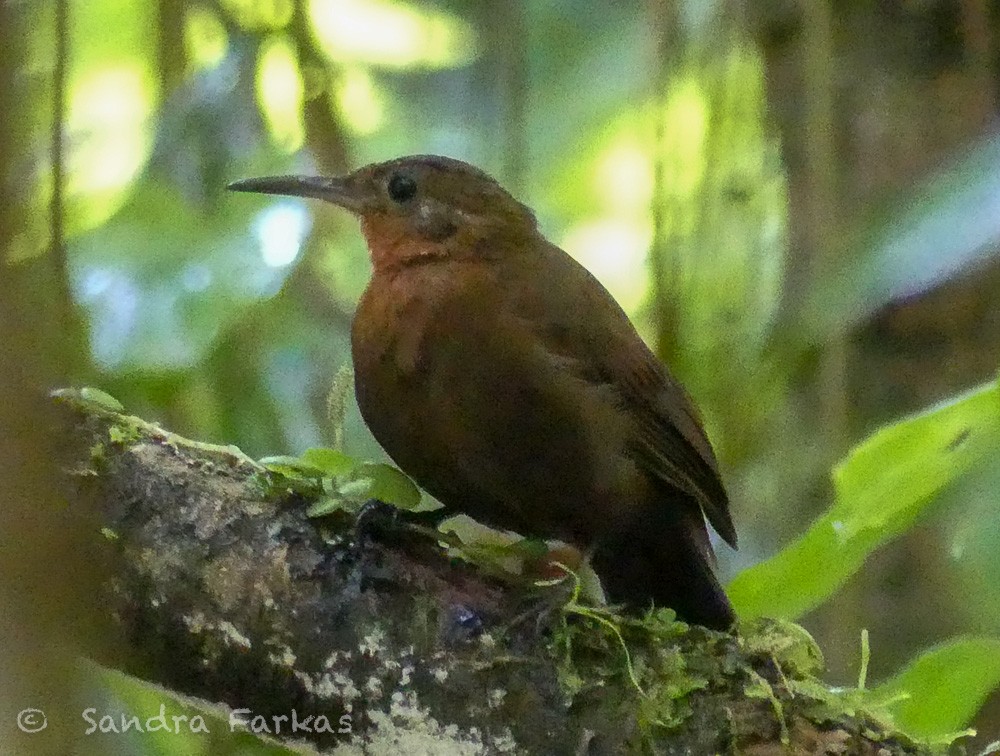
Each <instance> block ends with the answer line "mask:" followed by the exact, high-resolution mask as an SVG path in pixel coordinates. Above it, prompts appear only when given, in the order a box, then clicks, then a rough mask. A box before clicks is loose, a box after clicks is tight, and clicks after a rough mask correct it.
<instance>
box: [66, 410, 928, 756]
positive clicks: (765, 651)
mask: <svg viewBox="0 0 1000 756" xmlns="http://www.w3.org/2000/svg"><path fill="white" fill-rule="evenodd" d="M61 403H62V405H63V406H64V407H65V408H66V418H67V421H68V422H69V423H70V424H71V426H72V428H73V430H72V432H71V433H69V434H67V438H68V439H69V442H68V446H69V449H68V450H67V454H68V455H69V456H70V457H72V458H73V459H72V460H71V462H70V465H69V468H70V469H71V470H72V475H71V479H70V483H71V484H70V490H69V497H70V499H71V500H74V499H76V500H77V502H78V503H79V504H80V505H81V506H83V505H85V504H87V505H96V506H98V507H99V508H100V510H101V511H102V512H103V516H104V520H105V530H104V531H103V534H102V536H100V538H101V539H102V540H103V541H104V542H105V543H104V546H103V551H104V552H105V553H106V554H107V557H108V559H109V561H110V563H111V567H112V574H113V576H114V577H113V578H112V579H111V580H110V583H109V585H108V586H107V591H106V599H107V603H106V608H107V611H108V613H109V614H110V615H111V616H112V617H113V618H114V620H115V622H116V623H117V625H118V627H119V628H120V632H121V633H122V634H123V637H124V639H125V641H126V642H125V644H124V645H125V646H126V647H127V649H128V654H127V655H125V656H123V657H122V658H118V659H113V660H107V659H106V660H103V661H105V662H106V663H108V662H110V663H112V664H114V665H115V666H118V667H121V668H123V669H124V670H125V671H127V672H130V673H132V674H134V675H136V676H138V677H141V678H143V679H146V680H151V681H154V682H157V683H160V684H162V685H163V686H165V687H167V688H169V689H171V690H173V691H177V692H180V693H183V694H187V695H189V696H194V697H197V698H201V699H205V700H207V701H209V702H213V703H214V702H221V703H223V704H225V705H227V706H229V707H231V708H232V709H250V710H251V711H252V712H253V714H254V715H256V714H261V715H264V716H266V717H271V716H274V715H282V714H285V715H290V714H291V711H292V710H293V709H294V710H295V711H296V713H297V716H298V718H299V719H300V720H301V719H303V718H304V717H306V716H310V715H312V716H314V717H315V716H318V715H320V714H323V715H325V716H326V717H327V718H328V719H329V721H330V722H331V723H332V724H333V728H332V729H333V730H334V731H333V732H321V733H312V734H308V733H305V734H304V733H299V736H300V737H306V738H307V739H308V740H309V741H310V742H311V745H312V746H315V747H318V748H324V749H325V748H329V747H333V746H337V747H339V748H345V749H353V750H356V751H357V752H366V753H397V752H405V751H410V752H413V753H538V754H563V753H565V754H577V753H580V754H585V753H589V754H605V753H609V754H610V753H632V752H637V753H646V752H652V753H668V754H711V753H741V754H764V753H788V752H793V753H831V754H833V753H836V754H846V753H858V754H879V755H880V756H888V755H889V754H902V753H921V752H924V750H923V749H922V748H920V747H918V746H917V745H915V744H913V743H912V742H910V741H908V740H907V739H905V738H904V737H902V736H899V735H896V734H893V733H892V732H890V731H888V730H887V728H886V727H885V726H884V725H882V724H880V723H879V722H878V721H876V720H875V719H874V718H873V717H872V716H869V715H866V714H863V713H859V712H855V711H852V710H851V707H850V706H847V705H845V704H844V699H841V698H837V697H836V696H832V695H830V694H829V692H828V691H826V690H825V689H824V688H823V686H822V685H821V684H820V683H819V682H818V681H817V680H816V678H815V677H814V675H815V674H816V673H817V672H818V671H820V669H821V666H822V658H821V656H820V654H819V652H818V649H816V647H815V645H814V644H813V643H812V641H811V639H810V638H808V636H807V635H806V634H805V633H804V631H801V630H799V629H797V628H796V627H795V626H779V625H777V624H773V625H763V626H759V627H756V628H753V629H750V628H747V629H745V630H744V632H743V633H741V634H740V635H736V636H730V635H722V634H718V633H711V632H709V631H705V630H702V629H700V628H687V627H686V626H684V625H680V624H677V623H671V622H668V621H665V620H664V619H663V618H662V617H661V618H659V619H656V620H647V621H643V622H640V621H638V620H620V621H618V620H615V619H609V617H613V615H610V614H608V613H602V612H600V611H598V612H596V613H591V614H588V612H587V610H586V609H581V610H579V611H565V610H559V609H556V610H555V611H554V612H552V613H551V614H550V615H549V622H548V623H543V624H546V627H547V629H543V630H542V631H540V630H539V624H538V623H537V622H536V621H535V615H534V614H533V613H532V612H531V611H529V612H528V614H527V619H524V617H525V614H524V613H525V608H526V606H527V607H530V606H531V603H530V600H529V599H530V597H529V594H528V592H527V589H524V588H518V587H517V586H516V585H513V586H512V584H511V582H510V581H509V580H501V579H500V578H498V577H496V576H490V575H489V574H487V571H485V570H483V569H480V568H478V567H476V566H474V565H471V564H469V563H468V562H465V561H460V560H457V559H455V558H450V557H449V556H448V554H447V552H446V551H445V550H444V549H443V548H442V547H441V546H440V545H439V544H438V543H436V542H435V541H434V540H433V539H430V538H424V537H417V536H413V535H412V534H408V535H407V534H404V535H396V536H393V535H392V534H389V536H387V537H385V538H377V539H370V538H367V537H363V538H359V537H356V529H355V527H354V525H355V523H354V520H353V518H351V517H350V516H347V515H342V516H339V517H338V516H334V517H327V518H324V519H322V520H315V519H308V518H307V517H306V514H305V512H306V508H307V506H308V504H309V501H308V499H307V498H306V497H304V496H303V495H302V494H297V493H293V492H291V491H288V490H283V491H282V490H281V487H280V486H278V487H276V486H275V485H274V482H275V481H274V480H273V476H271V475H270V474H269V473H266V472H265V471H263V469H262V468H261V467H260V466H259V465H258V464H257V463H255V462H253V461H252V460H250V459H248V458H246V457H245V456H244V455H242V454H241V453H240V452H239V451H238V450H236V449H235V448H232V447H228V448H227V447H216V446H210V445H207V444H199V443H195V442H191V441H186V440H184V439H181V438H179V437H176V436H174V435H172V434H170V433H167V432H165V431H163V430H161V429H159V428H157V427H156V426H153V425H150V424H147V423H144V422H143V421H141V420H139V419H138V418H131V417H127V416H124V415H122V414H119V413H118V412H115V411H113V410H112V409H110V408H109V407H108V405H107V404H106V403H101V402H95V401H93V400H92V399H84V398H82V397H81V395H80V394H79V393H76V392H65V393H64V394H63V396H62V402H61ZM276 490H278V493H275V491H276ZM519 617H520V619H519ZM626 647H627V648H628V652H629V653H628V654H627V655H626V653H625V650H624V649H625V648H626ZM345 714H349V715H350V717H349V720H348V721H349V726H348V727H347V728H343V727H340V726H338V723H339V724H340V725H342V724H343V723H344V720H343V719H342V717H343V716H344V715H345ZM338 729H345V730H349V731H345V732H337V730H338Z"/></svg>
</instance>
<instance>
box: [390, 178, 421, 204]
mask: <svg viewBox="0 0 1000 756" xmlns="http://www.w3.org/2000/svg"><path fill="white" fill-rule="evenodd" d="M387 188H388V190H389V197H390V198H391V199H392V201H393V202H400V203H402V202H406V201H407V200H410V199H413V195H415V194H416V193H417V182H415V181H414V180H413V179H411V178H410V177H409V176H404V175H403V174H401V173H395V174H393V176H392V178H391V179H389V186H388V187H387Z"/></svg>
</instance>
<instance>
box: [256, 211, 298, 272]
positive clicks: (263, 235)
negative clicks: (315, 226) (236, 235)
mask: <svg viewBox="0 0 1000 756" xmlns="http://www.w3.org/2000/svg"><path fill="white" fill-rule="evenodd" d="M310 225H311V223H310V221H309V214H308V213H307V212H306V210H305V208H304V207H302V205H300V204H297V203H293V202H278V203H275V204H274V205H271V206H270V207H268V208H267V209H265V210H264V211H263V212H261V213H260V215H258V216H257V219H256V220H255V221H254V235H255V236H256V237H257V241H258V243H259V244H260V256H261V258H262V259H263V260H264V264H265V265H267V266H268V267H270V268H283V267H285V266H286V265H291V264H292V263H293V262H295V259H296V258H297V257H298V256H299V253H300V252H301V251H302V243H303V241H305V238H306V234H308V233H309V227H310Z"/></svg>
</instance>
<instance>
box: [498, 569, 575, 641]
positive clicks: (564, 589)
mask: <svg viewBox="0 0 1000 756" xmlns="http://www.w3.org/2000/svg"><path fill="white" fill-rule="evenodd" d="M575 594H576V585H575V583H574V581H573V579H572V576H569V575H566V576H565V579H564V580H559V581H557V582H556V581H551V580H546V581H540V582H536V583H534V584H533V586H532V591H531V593H530V594H529V595H528V596H526V597H525V598H524V600H523V605H524V608H523V609H522V610H521V611H520V612H519V613H518V614H517V615H515V616H514V618H513V619H512V620H510V622H508V623H507V626H506V628H507V631H508V632H509V633H512V632H514V631H515V630H517V629H518V628H520V627H521V626H523V625H526V624H528V623H529V622H533V623H534V632H535V635H536V636H539V637H540V636H543V635H545V634H546V633H548V632H549V631H550V630H552V629H553V628H554V627H555V626H556V625H557V624H558V623H560V622H561V621H562V617H563V610H564V609H565V608H566V605H567V604H569V603H570V602H571V601H572V600H573V598H574V596H575Z"/></svg>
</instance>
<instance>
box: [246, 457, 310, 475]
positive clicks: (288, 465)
mask: <svg viewBox="0 0 1000 756" xmlns="http://www.w3.org/2000/svg"><path fill="white" fill-rule="evenodd" d="M257 462H258V463H259V464H260V465H261V466H262V467H264V469H266V470H270V471H271V472H276V473H279V474H280V475H284V476H285V477H287V478H322V477H325V475H326V473H324V472H323V470H322V469H321V468H319V467H317V466H316V465H314V464H312V463H310V462H307V461H306V460H304V459H302V458H301V457H290V456H287V455H284V454H281V455H278V456H274V457H262V458H261V459H259V460H257Z"/></svg>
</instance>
